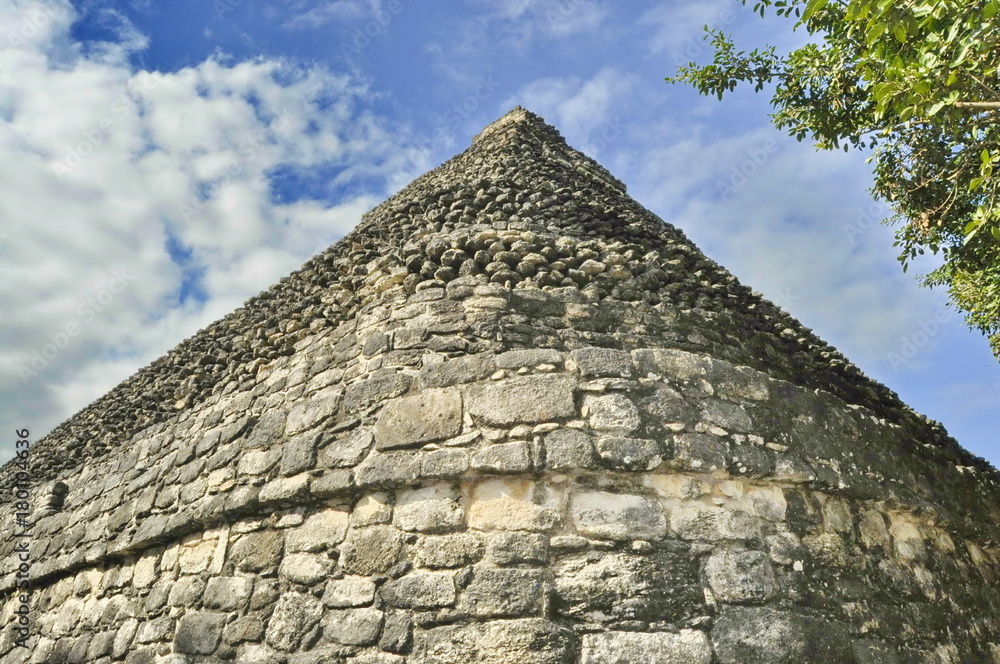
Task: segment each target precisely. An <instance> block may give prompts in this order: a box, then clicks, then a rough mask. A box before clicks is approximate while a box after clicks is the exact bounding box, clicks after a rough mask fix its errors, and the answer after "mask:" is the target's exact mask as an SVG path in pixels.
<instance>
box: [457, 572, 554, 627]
mask: <svg viewBox="0 0 1000 664" xmlns="http://www.w3.org/2000/svg"><path fill="white" fill-rule="evenodd" d="M544 579H545V576H544V572H542V571H541V570H532V569H492V568H481V569H477V570H476V572H475V575H474V576H473V578H472V581H471V583H469V585H468V586H467V587H466V588H465V589H464V590H463V591H462V597H461V600H460V601H459V604H458V608H459V610H461V611H464V612H466V613H470V614H472V615H474V616H484V617H486V616H488V617H518V616H527V615H532V614H535V613H537V612H538V611H539V610H540V607H541V602H542V597H543V591H544V587H543V581H544Z"/></svg>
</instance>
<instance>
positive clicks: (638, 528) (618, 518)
mask: <svg viewBox="0 0 1000 664" xmlns="http://www.w3.org/2000/svg"><path fill="white" fill-rule="evenodd" d="M570 513H571V514H572V517H573V522H574V524H575V525H576V530H577V532H579V533H580V534H581V535H586V536H590V537H602V538H606V539H613V540H629V539H659V538H661V537H663V536H664V535H665V534H666V532H667V519H666V517H665V516H664V514H663V508H662V507H660V503H659V502H658V501H657V500H656V499H655V498H647V497H646V496H637V495H633V494H621V493H609V492H607V491H588V492H583V493H578V494H577V495H575V496H574V497H573V504H572V507H571V508H570Z"/></svg>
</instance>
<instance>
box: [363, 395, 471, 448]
mask: <svg viewBox="0 0 1000 664" xmlns="http://www.w3.org/2000/svg"><path fill="white" fill-rule="evenodd" d="M461 431H462V396H461V394H459V392H458V391H457V390H448V389H444V390H427V391H426V392H422V393H420V394H416V395H414V396H409V397H404V398H402V399H395V400H393V401H390V402H389V403H387V404H386V405H385V407H384V408H383V409H382V412H381V413H380V414H379V419H378V422H376V423H375V429H374V433H375V447H376V448H377V449H380V450H387V449H395V448H400V447H413V446H416V445H422V444H424V443H430V442H433V441H436V440H441V439H443V438H450V437H452V436H457V435H458V434H459V433H461Z"/></svg>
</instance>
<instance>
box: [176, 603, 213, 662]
mask: <svg viewBox="0 0 1000 664" xmlns="http://www.w3.org/2000/svg"><path fill="white" fill-rule="evenodd" d="M225 624H226V614H224V613H187V614H185V615H183V616H181V619H180V621H179V622H178V624H177V634H175V635H174V648H175V649H176V650H177V652H180V653H184V654H186V655H211V654H212V653H213V652H215V649H216V648H218V647H219V641H221V640H222V628H223V627H224V626H225Z"/></svg>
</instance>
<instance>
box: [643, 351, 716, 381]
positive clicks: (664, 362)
mask: <svg viewBox="0 0 1000 664" xmlns="http://www.w3.org/2000/svg"><path fill="white" fill-rule="evenodd" d="M632 359H633V360H634V361H635V364H636V366H637V367H638V368H639V372H640V374H647V373H652V374H656V375H658V376H666V377H668V378H671V379H673V380H678V381H691V380H694V379H696V378H700V377H702V376H704V375H706V374H707V373H708V369H709V367H711V365H712V361H711V360H710V359H709V358H707V357H702V356H701V355H695V354H694V353H688V352H687V351H683V350H676V349H673V348H641V349H638V350H634V351H632Z"/></svg>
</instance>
